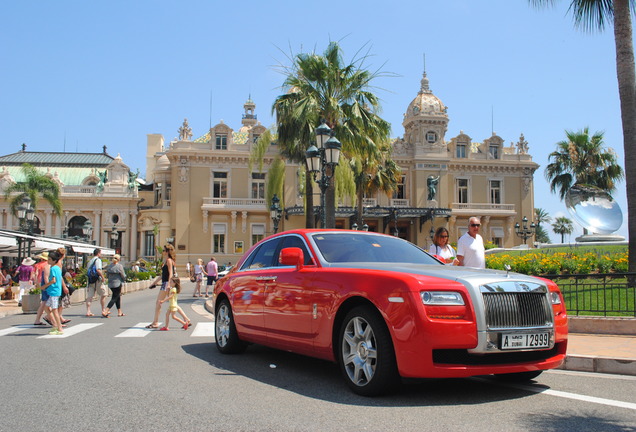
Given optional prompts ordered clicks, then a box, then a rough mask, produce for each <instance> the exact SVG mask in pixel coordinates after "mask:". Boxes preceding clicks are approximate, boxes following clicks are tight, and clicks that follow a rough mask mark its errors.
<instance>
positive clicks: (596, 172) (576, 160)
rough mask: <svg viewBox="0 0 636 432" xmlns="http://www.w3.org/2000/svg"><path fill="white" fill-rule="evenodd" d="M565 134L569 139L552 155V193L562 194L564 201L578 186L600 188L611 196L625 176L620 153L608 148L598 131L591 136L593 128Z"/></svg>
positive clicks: (549, 172)
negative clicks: (570, 191)
mask: <svg viewBox="0 0 636 432" xmlns="http://www.w3.org/2000/svg"><path fill="white" fill-rule="evenodd" d="M565 134H566V136H567V140H564V141H560V142H558V143H557V144H556V146H557V150H555V151H553V152H552V153H550V155H549V156H548V160H549V161H550V163H549V164H548V166H547V167H546V168H545V178H546V179H547V180H548V181H549V182H550V190H551V191H552V192H553V193H554V192H557V191H558V194H559V196H560V198H561V199H564V198H565V197H566V195H567V193H568V191H569V190H570V188H571V187H572V186H574V185H575V184H577V185H590V186H596V187H598V188H600V189H602V190H604V191H606V192H608V193H609V194H611V193H612V192H613V191H614V190H615V189H616V182H617V181H618V180H621V179H623V176H624V173H623V168H621V166H620V165H619V164H618V161H617V158H616V153H614V151H613V150H612V149H608V150H605V149H604V143H603V133H602V132H596V133H595V134H594V135H592V136H591V137H590V133H589V129H588V128H585V129H583V130H581V131H578V132H572V131H565Z"/></svg>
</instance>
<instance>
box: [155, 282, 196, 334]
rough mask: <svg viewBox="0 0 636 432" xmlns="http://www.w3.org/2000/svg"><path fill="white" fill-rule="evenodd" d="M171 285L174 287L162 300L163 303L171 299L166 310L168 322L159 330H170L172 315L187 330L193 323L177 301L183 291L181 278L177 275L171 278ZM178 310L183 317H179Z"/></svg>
mask: <svg viewBox="0 0 636 432" xmlns="http://www.w3.org/2000/svg"><path fill="white" fill-rule="evenodd" d="M171 285H172V287H171V288H170V294H169V295H168V297H166V298H164V299H163V300H161V303H165V302H167V301H169V302H170V304H169V305H168V311H167V312H166V323H165V324H164V326H163V327H161V328H160V329H159V330H160V331H168V327H169V326H170V317H172V318H173V319H174V320H175V321H178V322H180V323H181V325H182V327H181V328H182V329H184V330H187V329H188V327H190V324H191V322H190V319H189V318H188V317H187V315H186V314H185V313H184V312H183V309H181V307H180V306H179V304H178V303H177V295H178V294H179V293H180V292H181V281H180V280H179V278H176V277H175V278H173V279H172V280H171ZM177 312H179V314H181V316H182V317H183V319H180V318H178V317H177Z"/></svg>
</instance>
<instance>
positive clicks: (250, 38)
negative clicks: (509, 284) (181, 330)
mask: <svg viewBox="0 0 636 432" xmlns="http://www.w3.org/2000/svg"><path fill="white" fill-rule="evenodd" d="M568 3H569V1H562V2H561V4H560V6H559V7H557V8H550V9H542V10H537V9H534V8H532V7H531V6H530V5H529V3H528V2H527V1H524V0H491V1H474V0H428V1H422V0H419V1H411V0H407V1H396V2H386V1H376V0H369V1H357V0H349V1H346V0H345V1H339V2H334V1H330V0H325V1H322V2H301V1H296V2H292V1H280V0H270V1H268V2H257V1H251V0H244V1H241V2H227V1H226V2H217V1H210V0H208V1H180V2H178V1H162V0H153V1H150V0H136V1H119V0H113V1H108V2H87V1H83V0H81V1H80V0H78V1H67V0H59V1H55V2H45V1H30V0H21V1H14V2H2V3H0V16H2V18H3V20H2V21H3V22H2V26H1V27H0V50H1V51H0V52H1V58H2V69H1V71H0V74H1V75H0V76H1V77H2V79H0V104H1V105H0V109H1V114H2V115H0V128H1V130H2V134H1V136H0V142H1V146H2V154H8V153H13V152H16V151H19V150H20V145H21V144H22V143H26V144H27V150H29V151H69V152H71V151H85V152H100V151H101V150H102V146H104V145H106V146H107V147H108V152H109V153H110V154H111V155H113V156H115V155H117V154H121V156H122V158H123V159H124V162H125V163H127V164H128V165H129V166H130V167H131V168H132V169H133V170H135V169H137V168H139V169H140V171H141V172H142V173H143V172H145V153H146V135H147V134H149V133H160V134H162V135H163V136H164V138H165V139H166V141H170V140H171V139H172V138H174V137H176V136H177V135H178V133H177V130H178V128H179V126H180V125H181V123H182V122H183V119H184V118H186V117H187V118H188V120H189V123H190V126H191V127H192V129H193V133H194V135H195V137H199V136H201V135H203V134H205V133H206V131H207V130H208V128H209V126H210V119H212V124H213V125H214V124H217V123H218V122H219V121H220V120H221V119H222V120H224V122H225V123H227V124H228V125H230V127H233V128H234V129H238V128H239V127H240V119H241V114H242V113H243V103H244V102H245V100H246V99H247V98H248V96H249V95H251V97H252V99H253V100H254V102H255V103H256V113H257V115H258V118H259V120H260V121H261V123H262V124H263V125H265V126H270V125H272V124H273V117H272V115H271V112H270V111H271V105H272V102H273V101H274V99H275V97H276V96H277V95H278V94H280V91H281V90H280V85H281V84H282V82H283V79H284V78H283V76H282V75H281V74H280V72H279V71H278V68H277V65H280V64H284V65H288V64H290V62H291V61H290V59H289V57H290V52H291V53H298V52H300V51H301V50H302V51H310V50H313V49H316V50H317V51H320V52H322V51H323V50H324V48H325V47H326V46H327V44H328V42H329V41H330V40H337V41H341V44H342V47H343V49H344V54H345V59H346V60H351V59H352V58H353V57H354V56H355V55H356V52H357V51H358V50H360V49H361V48H362V49H363V50H364V51H365V52H366V51H368V52H369V54H371V57H369V58H368V60H367V62H366V64H367V67H368V68H369V69H371V70H376V69H381V70H382V71H384V72H387V73H390V74H392V75H394V76H387V77H383V78H380V79H378V80H377V81H376V82H375V85H376V86H377V93H378V94H379V96H380V97H381V99H382V107H383V111H382V115H383V117H384V118H385V119H386V120H388V121H390V122H391V124H392V128H393V133H392V135H393V136H394V137H398V136H402V135H403V133H404V131H403V128H402V125H401V122H402V115H403V113H404V111H405V110H406V108H407V106H408V104H409V103H410V101H411V100H412V99H413V98H414V97H415V96H416V94H417V91H418V90H419V86H420V79H421V75H422V70H423V60H422V57H423V55H424V54H425V55H426V71H427V74H428V77H429V79H430V86H431V89H432V90H433V92H434V93H435V94H436V95H437V96H438V97H439V98H440V99H441V100H442V101H443V102H444V103H445V104H446V105H447V106H448V114H449V117H450V124H449V129H448V132H447V134H446V138H447V139H450V138H451V137H454V136H456V135H457V134H459V133H460V131H464V132H465V133H466V134H468V135H470V136H471V137H472V138H473V141H483V140H484V139H485V138H488V137H490V135H491V132H492V130H493V129H494V131H495V132H496V133H497V134H498V135H499V136H501V137H502V138H503V139H504V140H505V142H506V145H510V143H511V142H516V141H517V140H518V139H519V135H520V134H521V133H523V134H524V135H525V138H526V140H527V141H528V142H529V146H530V153H531V154H532V155H533V159H534V161H535V162H537V163H538V164H540V165H541V167H540V168H539V170H537V172H536V173H535V206H536V207H541V208H543V209H545V210H547V211H548V212H549V213H550V215H551V216H553V217H555V216H567V217H569V215H568V214H567V211H566V209H565V206H564V205H563V204H562V203H561V202H560V201H559V199H558V197H557V196H556V195H553V194H551V193H550V192H549V187H548V183H547V182H546V181H545V179H544V177H543V170H544V168H545V166H546V164H547V163H548V159H547V157H548V154H549V153H550V152H551V151H553V150H554V149H555V143H556V142H558V141H560V140H562V139H564V138H565V132H564V131H565V130H566V129H568V130H579V129H582V128H584V127H586V126H587V127H589V128H590V130H591V131H604V132H605V143H606V145H607V146H608V147H612V148H614V149H615V150H616V152H617V154H618V156H619V160H620V161H621V164H622V163H623V160H624V158H623V154H624V153H623V142H622V131H621V123H620V106H619V98H618V88H617V81H616V67H615V50H614V40H613V32H612V29H611V28H609V29H608V30H606V31H605V32H604V33H593V34H588V33H583V32H582V31H580V30H577V29H575V28H574V26H573V24H572V18H571V16H569V15H566V11H567V4H568ZM210 96H211V99H212V103H210ZM614 196H615V198H616V199H617V202H618V203H619V205H620V206H621V208H622V209H623V213H624V218H625V223H624V224H623V226H622V227H621V229H620V230H619V231H618V232H617V234H621V235H623V236H626V235H627V223H626V219H627V214H626V210H627V205H626V196H625V183H624V182H622V183H620V184H619V185H618V190H617V191H616V193H615V194H614ZM528 216H530V215H528ZM550 231H551V230H550ZM580 233H581V229H580V228H578V227H577V230H576V232H575V234H573V235H572V236H570V239H571V240H574V237H575V236H576V235H579V234H580ZM552 239H553V241H560V237H559V236H556V235H554V234H552ZM566 240H567V238H566Z"/></svg>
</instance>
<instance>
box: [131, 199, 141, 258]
mask: <svg viewBox="0 0 636 432" xmlns="http://www.w3.org/2000/svg"><path fill="white" fill-rule="evenodd" d="M137 213H138V212H137V211H136V210H133V211H131V212H130V250H129V258H130V259H131V260H132V261H137V258H138V257H139V253H138V251H137V234H138V233H137Z"/></svg>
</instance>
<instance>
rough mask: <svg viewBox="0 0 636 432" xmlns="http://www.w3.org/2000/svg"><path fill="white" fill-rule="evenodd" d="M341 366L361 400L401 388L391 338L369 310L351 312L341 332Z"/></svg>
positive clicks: (368, 307) (339, 360)
mask: <svg viewBox="0 0 636 432" xmlns="http://www.w3.org/2000/svg"><path fill="white" fill-rule="evenodd" d="M338 346H339V348H340V349H339V355H338V362H339V364H340V370H341V371H342V374H343V375H344V377H345V380H346V382H347V385H348V386H349V387H350V388H351V389H352V390H353V391H354V392H355V393H357V394H359V395H362V396H377V395H379V394H383V393H387V392H390V391H392V390H394V389H395V388H396V387H397V386H398V385H399V384H400V376H399V374H398V372H397V364H396V361H395V352H394V349H393V342H392V340H391V334H390V333H389V329H388V328H387V326H386V324H385V322H384V320H383V319H382V317H381V316H380V314H379V313H378V312H377V311H376V310H375V309H374V308H372V307H370V306H360V307H356V308H354V309H352V310H351V311H350V312H349V313H348V314H347V316H346V317H345V319H344V322H343V323H342V326H341V328H340V333H339V339H338Z"/></svg>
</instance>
